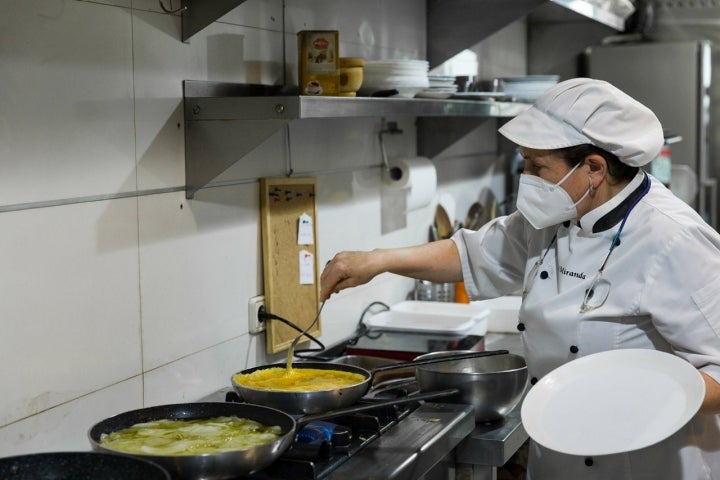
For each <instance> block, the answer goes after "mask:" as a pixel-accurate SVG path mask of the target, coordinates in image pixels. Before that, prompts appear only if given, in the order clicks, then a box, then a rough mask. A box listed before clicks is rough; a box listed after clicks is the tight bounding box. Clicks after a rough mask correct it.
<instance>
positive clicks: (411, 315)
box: [365, 300, 489, 335]
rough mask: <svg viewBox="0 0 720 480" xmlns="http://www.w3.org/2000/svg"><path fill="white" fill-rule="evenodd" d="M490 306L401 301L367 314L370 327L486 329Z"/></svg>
mask: <svg viewBox="0 0 720 480" xmlns="http://www.w3.org/2000/svg"><path fill="white" fill-rule="evenodd" d="M488 314H489V310H488V309H487V308H485V307H484V306H476V305H472V304H467V303H450V302H425V301H419V300H417V301H408V302H401V303H398V304H397V305H393V306H392V307H390V310H387V311H384V312H380V313H378V314H376V315H373V316H372V317H370V318H368V319H367V320H366V321H365V323H366V324H367V325H368V326H369V327H373V328H378V329H382V330H393V331H406V332H408V331H409V332H437V333H466V332H469V331H471V330H472V333H474V334H477V335H485V333H486V332H487V316H488Z"/></svg>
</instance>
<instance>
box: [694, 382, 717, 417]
mask: <svg viewBox="0 0 720 480" xmlns="http://www.w3.org/2000/svg"><path fill="white" fill-rule="evenodd" d="M700 375H702V377H703V380H705V399H704V400H703V403H702V405H700V411H699V413H705V414H717V413H720V383H718V382H716V381H715V380H714V379H713V378H712V377H711V376H710V375H708V374H707V373H703V372H700Z"/></svg>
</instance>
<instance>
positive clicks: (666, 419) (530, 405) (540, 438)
mask: <svg viewBox="0 0 720 480" xmlns="http://www.w3.org/2000/svg"><path fill="white" fill-rule="evenodd" d="M704 396H705V383H704V382H703V379H702V376H701V375H700V372H698V371H697V369H696V368H695V367H693V366H692V365H690V363H688V362H687V361H685V360H683V359H681V358H680V357H677V356H675V355H672V354H669V353H664V352H658V351H656V350H647V349H621V350H611V351H607V352H601V353H596V354H592V355H588V356H587V357H581V358H578V359H577V360H574V361H572V362H570V363H566V364H565V365H562V366H561V367H558V368H556V369H555V370H553V371H552V372H550V373H549V374H547V375H546V376H544V377H543V378H542V379H541V380H540V381H539V382H538V383H536V384H535V385H534V386H533V387H532V388H531V389H530V391H529V392H528V394H527V396H526V397H525V400H524V402H523V405H522V410H521V417H522V423H523V426H524V427H525V430H526V431H527V433H528V435H530V437H531V438H532V439H533V440H535V441H536V442H538V443H539V444H540V445H543V446H545V447H547V448H549V449H551V450H555V451H557V452H561V453H567V454H570V455H582V456H588V455H608V454H613V453H621V452H629V451H632V450H637V449H640V448H644V447H648V446H650V445H653V444H655V443H657V442H660V441H662V440H664V439H666V438H667V437H669V436H670V435H672V434H673V433H675V432H677V431H678V430H679V429H680V428H682V427H683V426H684V425H685V424H686V423H687V422H688V421H689V420H690V418H692V416H693V415H695V414H696V413H697V411H698V409H699V408H700V404H701V403H702V401H703V397H704Z"/></svg>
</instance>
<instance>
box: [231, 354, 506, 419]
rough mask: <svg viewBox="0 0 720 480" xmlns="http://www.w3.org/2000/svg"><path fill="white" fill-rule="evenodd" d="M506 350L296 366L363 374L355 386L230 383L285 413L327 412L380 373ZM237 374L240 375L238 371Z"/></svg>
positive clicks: (358, 394) (351, 399) (356, 396)
mask: <svg viewBox="0 0 720 480" xmlns="http://www.w3.org/2000/svg"><path fill="white" fill-rule="evenodd" d="M507 353H508V352H507V350H493V351H486V352H470V353H468V352H465V353H462V354H458V356H457V357H449V356H448V357H446V358H433V359H427V360H423V359H421V360H418V361H412V362H402V363H395V364H392V365H386V366H381V367H378V368H376V369H374V370H372V372H371V371H368V370H366V369H364V368H360V367H356V366H354V365H337V364H328V363H320V362H300V363H297V364H296V365H295V366H294V367H293V368H298V369H299V368H316V369H322V370H336V371H342V372H352V373H357V374H360V375H362V376H363V377H364V380H363V381H361V382H360V383H357V384H355V385H350V386H345V387H339V388H335V389H332V390H315V391H299V392H298V391H286V390H261V389H258V388H253V387H248V386H246V385H241V384H239V383H238V382H237V381H236V378H235V375H233V376H232V378H231V382H232V385H233V388H234V389H235V392H237V394H238V395H239V396H240V398H241V399H243V400H244V401H246V402H249V403H254V404H257V405H267V406H270V407H273V408H277V409H280V410H282V411H284V412H288V413H292V414H317V413H322V412H327V411H329V410H333V409H337V408H343V407H347V406H349V405H353V404H355V403H357V402H358V401H359V400H360V399H361V398H362V397H363V396H364V395H365V394H366V393H367V392H368V390H369V389H370V385H371V384H372V383H373V377H374V375H376V374H377V373H378V372H385V371H389V370H395V369H402V368H407V367H414V366H417V365H421V364H425V363H438V362H447V361H449V360H451V359H452V358H460V359H462V358H474V357H484V356H493V355H502V354H507ZM283 367H284V365H282V364H271V365H262V366H258V367H254V368H249V369H247V370H243V371H241V372H238V373H239V374H249V373H252V372H255V371H258V370H264V369H268V368H283ZM236 375H237V374H236Z"/></svg>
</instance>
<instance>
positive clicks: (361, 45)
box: [0, 0, 502, 456]
mask: <svg viewBox="0 0 720 480" xmlns="http://www.w3.org/2000/svg"><path fill="white" fill-rule="evenodd" d="M170 3H172V4H178V3H179V2H178V0H173V2H170V1H169V0H166V4H170ZM286 3H287V8H286V27H285V28H286V33H285V34H284V35H283V33H282V27H281V21H280V20H281V15H282V8H281V6H282V2H281V0H248V1H246V2H244V3H243V4H241V5H240V6H239V7H237V8H236V9H234V10H233V11H232V12H230V13H229V14H228V15H226V16H225V17H223V18H222V19H220V21H217V22H215V23H213V24H212V25H211V26H209V27H208V28H206V29H205V30H203V31H202V32H201V33H199V34H197V35H196V36H194V37H193V38H192V39H190V41H189V42H186V43H183V42H181V41H180V19H179V17H178V16H172V15H166V14H163V13H161V12H160V10H159V8H158V3H157V2H156V1H152V0H143V1H140V0H132V1H131V0H107V1H80V0H71V1H65V2H56V1H51V0H37V1H32V2H28V1H26V0H6V1H5V2H4V4H3V15H2V16H0V105H2V108H0V163H1V167H2V175H0V232H2V234H1V235H0V265H1V266H2V274H1V275H0V291H2V292H3V293H2V300H0V328H1V329H2V332H3V333H2V334H1V335H0V351H2V352H3V359H4V360H3V362H0V384H2V385H3V388H2V394H1V395H0V456H7V455H13V454H19V453H26V452H40V451H53V450H86V449H89V447H90V446H89V443H88V441H87V438H86V432H87V430H88V428H89V427H90V426H92V424H93V423H95V422H97V421H99V420H101V419H103V418H105V417H108V416H111V415H114V414H117V413H120V412H122V411H126V410H130V409H134V408H140V407H142V406H148V405H155V404H160V403H174V402H184V401H192V400H195V399H197V398H200V397H202V396H204V395H206V394H208V393H210V392H212V391H214V390H215V389H217V388H220V387H223V386H227V385H228V384H229V378H230V375H231V374H232V373H234V372H236V371H238V370H242V369H244V368H248V367H250V366H253V365H256V364H258V363H264V362H270V361H274V360H277V358H278V357H276V358H269V357H268V356H267V355H266V354H265V349H264V337H263V336H250V335H248V333H247V328H248V327H247V302H248V299H249V298H250V297H253V296H255V295H258V294H261V293H262V291H263V285H262V252H261V248H260V245H261V242H260V230H259V228H260V218H259V200H258V186H257V182H256V179H257V178H258V177H260V176H270V175H282V174H283V173H284V172H285V168H286V166H287V164H288V161H289V160H291V161H292V164H293V168H294V170H295V172H298V174H301V173H303V172H305V173H308V172H309V173H310V174H313V175H317V176H318V188H319V192H320V194H319V198H318V203H319V215H318V229H319V235H318V237H319V238H318V243H319V258H318V259H317V260H318V263H319V264H324V263H325V261H327V260H328V259H329V258H331V256H332V255H333V254H334V253H335V252H336V251H338V250H342V249H370V248H374V247H383V246H396V245H402V244H409V243H419V242H423V241H426V239H427V228H428V225H429V224H430V222H431V221H432V212H433V210H434V209H433V206H428V207H427V208H426V209H421V210H419V211H416V212H411V213H410V214H409V216H408V227H407V228H405V229H403V230H399V231H396V232H393V233H391V234H387V235H382V234H381V233H380V169H379V168H376V167H377V165H379V162H380V151H379V147H378V146H377V144H376V132H377V130H378V129H379V125H380V119H357V120H352V119H348V120H342V121H335V122H331V121H322V120H318V121H310V122H307V123H303V122H299V123H292V124H290V126H289V127H288V128H289V131H288V132H286V131H281V132H278V134H277V135H274V136H273V137H271V138H270V139H269V140H268V141H267V142H265V143H264V144H263V145H261V146H260V147H258V148H257V149H256V150H254V151H253V152H251V153H250V154H249V155H247V156H246V157H245V158H243V159H242V160H241V161H239V162H237V163H236V164H235V165H233V167H231V168H230V169H229V170H228V171H226V172H225V173H224V174H223V175H221V177H220V178H219V180H222V181H227V182H229V183H228V185H229V186H223V187H214V188H207V189H203V190H201V191H199V192H198V193H197V195H196V196H195V198H194V199H193V200H186V199H185V196H184V192H183V191H182V187H183V185H184V145H183V142H184V139H183V112H182V81H183V80H185V79H194V80H213V81H231V82H253V83H266V84H278V83H282V81H283V79H282V72H283V69H282V64H283V41H285V42H286V51H287V53H286V55H287V56H288V66H289V68H288V72H290V73H288V75H290V76H292V75H294V72H296V68H295V64H296V62H295V59H294V57H293V56H294V52H295V32H296V31H297V30H301V29H318V28H336V29H338V30H340V36H341V52H342V53H343V55H346V56H365V57H366V58H372V59H378V58H424V54H425V52H424V50H425V23H424V22H425V15H424V11H423V8H424V4H425V2H424V1H423V0H394V1H382V0H373V1H370V2H356V1H352V0H340V1H338V0H313V1H307V0H287V1H286ZM176 6H177V5H176ZM290 80H291V81H292V80H294V77H291V79H290ZM398 121H399V122H400V126H401V128H403V130H404V132H405V134H404V135H401V136H397V137H398V138H393V139H391V141H389V142H388V145H387V147H388V150H389V153H390V154H391V155H393V154H394V155H414V154H415V133H414V128H413V124H412V119H399V120H398ZM491 131H492V130H491ZM288 139H289V142H290V144H289V145H288V144H287V142H288ZM471 145H472V144H471ZM478 149H479V150H480V152H481V153H477V149H475V145H472V147H471V150H472V151H474V152H475V153H472V152H470V153H467V152H459V151H458V150H457V148H456V149H455V150H454V151H453V152H451V153H450V154H448V158H447V159H445V160H440V162H439V163H438V177H439V179H440V182H441V183H440V185H439V189H440V190H441V191H443V192H448V193H452V194H453V195H455V196H456V197H457V200H458V201H457V203H458V207H459V208H461V207H462V208H466V207H467V206H468V205H469V204H470V203H472V202H473V201H474V200H475V197H476V192H477V191H478V190H479V189H480V187H481V186H483V185H490V184H492V185H493V188H497V186H498V185H502V183H501V181H500V180H499V179H498V178H497V175H494V173H497V171H496V170H493V168H496V169H497V167H492V165H494V163H493V161H494V157H493V154H494V151H493V148H491V147H489V146H487V145H482V146H480V147H478ZM154 189H166V190H163V192H164V193H154V192H153V190H154ZM499 191H500V192H501V191H502V190H501V189H500V190H499ZM151 193H152V194H151ZM123 197H124V198H123ZM458 214H460V215H462V214H463V212H458ZM411 288H412V282H411V281H409V280H406V279H401V278H399V277H394V276H391V275H383V276H381V277H379V278H378V279H376V280H375V281H373V282H372V283H370V284H369V285H366V286H363V287H359V288H357V289H354V290H352V291H347V292H343V293H341V294H339V295H337V296H336V297H335V298H333V299H332V300H331V301H330V302H328V304H327V306H326V308H325V311H324V315H323V322H324V323H323V335H322V340H323V342H324V343H325V344H326V345H328V344H331V343H333V342H335V341H338V340H340V339H341V338H344V337H346V336H347V335H348V333H349V332H351V331H352V330H353V328H354V326H355V324H356V323H357V321H358V319H359V315H360V313H361V312H362V310H363V308H364V307H365V306H367V305H368V304H369V303H370V302H371V301H374V300H380V301H384V302H387V303H394V302H397V301H400V300H403V299H404V297H405V295H406V293H407V292H408V291H409V290H410V289H411Z"/></svg>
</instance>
